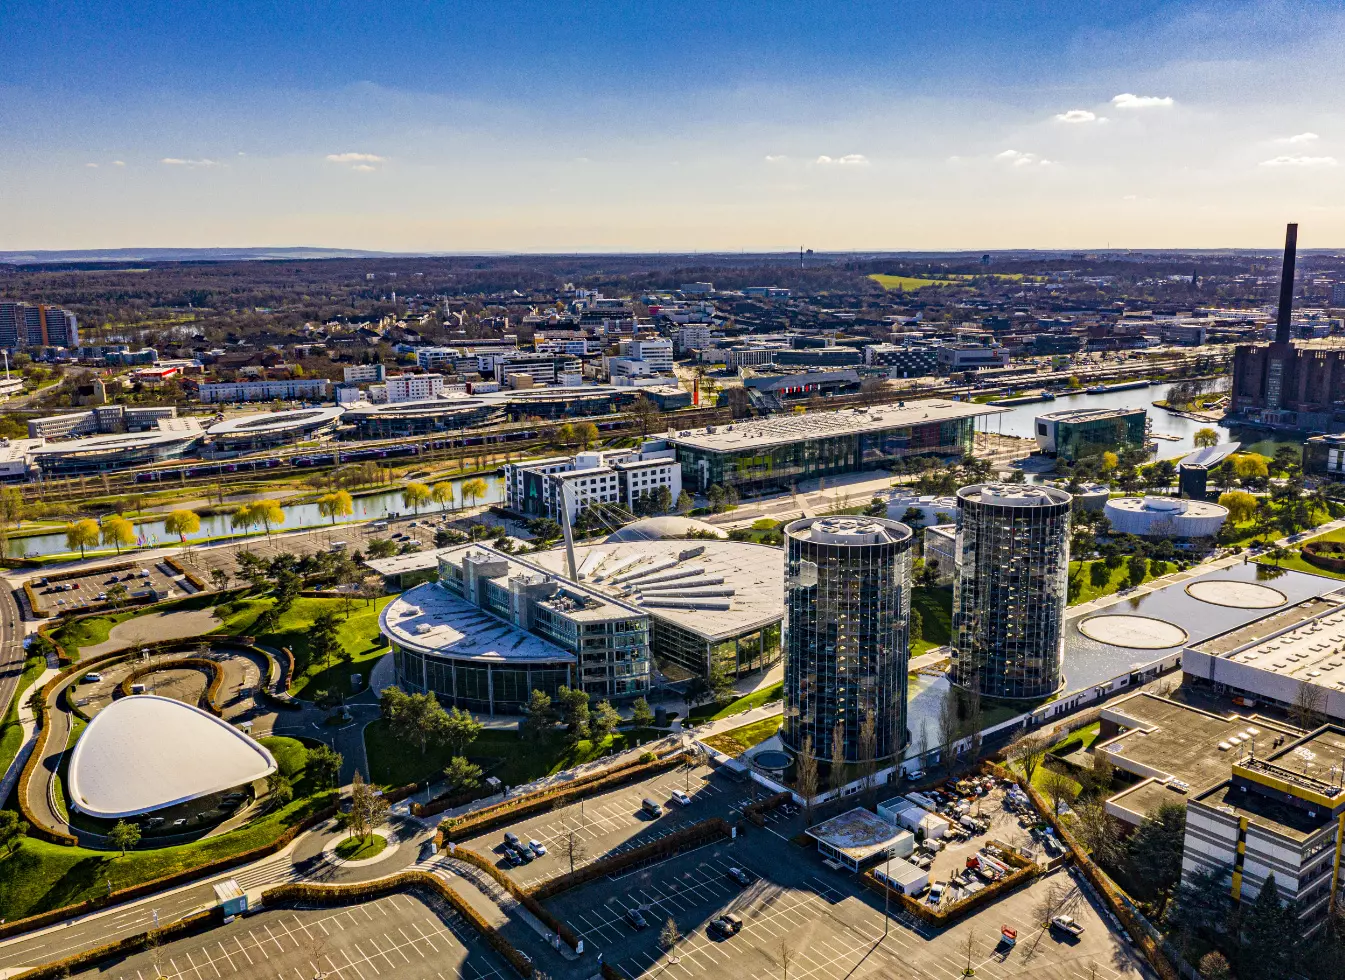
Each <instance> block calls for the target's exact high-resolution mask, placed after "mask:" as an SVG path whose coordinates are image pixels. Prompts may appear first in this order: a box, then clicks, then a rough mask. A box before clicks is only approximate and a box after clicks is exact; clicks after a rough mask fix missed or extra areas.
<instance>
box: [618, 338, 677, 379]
mask: <svg viewBox="0 0 1345 980" xmlns="http://www.w3.org/2000/svg"><path fill="white" fill-rule="evenodd" d="M620 351H621V356H622V357H625V358H630V359H632V360H636V361H644V362H645V363H646V364H648V365H649V369H650V371H652V372H654V373H655V374H672V369H673V343H672V341H671V340H665V339H664V338H662V337H659V338H653V339H649V338H646V339H644V340H623V341H621V343H620Z"/></svg>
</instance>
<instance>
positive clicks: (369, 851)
mask: <svg viewBox="0 0 1345 980" xmlns="http://www.w3.org/2000/svg"><path fill="white" fill-rule="evenodd" d="M387 846H388V839H387V838H386V837H384V836H383V835H382V834H370V835H369V836H368V837H347V838H346V839H345V840H343V841H342V842H341V843H339V844H337V845H336V856H337V857H339V858H341V859H342V860H344V861H365V860H368V859H369V858H371V857H377V856H378V855H380V854H382V853H383V849H384V848H385V847H387Z"/></svg>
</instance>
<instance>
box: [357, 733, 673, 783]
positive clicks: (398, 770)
mask: <svg viewBox="0 0 1345 980" xmlns="http://www.w3.org/2000/svg"><path fill="white" fill-rule="evenodd" d="M663 734H664V733H663V732H660V731H657V730H655V729H639V728H637V729H633V730H631V731H627V732H616V733H615V734H612V735H609V736H607V737H606V738H605V739H603V741H602V742H600V743H594V742H593V741H592V740H590V739H583V740H581V741H580V742H578V743H577V744H575V745H573V746H571V745H569V744H567V743H566V740H565V735H564V733H563V732H560V731H556V732H554V733H552V734H551V735H550V736H549V737H548V738H547V739H546V740H545V741H543V742H542V743H541V744H540V745H534V744H532V743H529V742H525V741H523V739H522V738H521V737H520V736H519V734H518V732H516V731H500V730H497V729H487V730H486V731H483V732H482V733H481V735H480V737H479V738H477V740H476V741H475V742H473V743H472V744H471V746H470V747H469V748H468V750H467V757H468V758H469V759H471V760H472V761H473V762H475V763H476V764H477V765H479V766H480V767H481V768H482V769H483V770H485V774H486V775H487V776H494V777H496V778H497V779H499V780H500V781H501V782H503V783H504V784H505V785H506V786H517V785H519V784H520V783H526V782H530V781H531V780H534V779H537V778H538V777H540V776H545V775H548V774H550V773H556V772H560V771H561V770H562V769H569V768H571V767H573V766H577V765H581V764H582V763H585V762H591V761H593V760H594V759H597V758H600V757H602V756H604V755H606V754H607V753H608V752H609V751H616V752H621V751H624V750H625V749H628V748H633V747H634V746H636V745H643V744H645V743H646V742H651V741H654V740H655V739H658V738H661V737H663ZM364 750H365V753H366V754H367V755H368V757H369V770H370V771H369V780H370V782H373V783H377V784H378V785H380V786H405V785H406V784H407V783H414V782H419V781H420V780H422V779H429V780H430V781H431V782H433V781H435V780H437V779H438V778H439V774H440V773H442V772H443V771H444V767H445V766H447V765H448V761H449V752H448V750H447V749H445V748H442V747H436V746H431V747H430V748H428V749H426V751H425V752H424V754H422V753H421V751H420V748H419V747H418V746H415V745H408V744H407V743H406V742H404V741H401V740H398V739H396V738H394V737H393V736H392V733H391V732H389V731H388V728H387V726H386V725H385V724H384V723H383V722H382V721H381V720H380V721H376V722H374V723H373V724H372V725H370V726H369V727H368V728H366V729H365V730H364Z"/></svg>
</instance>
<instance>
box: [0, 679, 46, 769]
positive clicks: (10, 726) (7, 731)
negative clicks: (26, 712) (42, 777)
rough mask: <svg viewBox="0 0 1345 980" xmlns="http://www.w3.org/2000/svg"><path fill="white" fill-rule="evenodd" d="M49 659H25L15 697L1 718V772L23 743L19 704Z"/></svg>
mask: <svg viewBox="0 0 1345 980" xmlns="http://www.w3.org/2000/svg"><path fill="white" fill-rule="evenodd" d="M46 668H47V661H46V659H45V658H43V657H29V658H28V659H27V660H25V661H24V664H23V674H22V675H21V676H20V677H19V686H18V687H17V688H15V690H14V698H13V700H11V701H10V702H9V708H8V710H7V711H6V712H5V716H4V718H3V720H0V774H3V773H4V772H5V771H6V770H7V769H9V764H10V763H11V762H13V761H14V757H15V756H16V755H18V754H19V747H20V746H21V745H23V726H21V725H20V724H19V705H21V704H23V698H24V695H25V694H26V693H27V691H28V688H30V687H32V686H33V683H34V682H35V681H36V680H37V679H38V678H39V677H41V676H42V671H44V670H46Z"/></svg>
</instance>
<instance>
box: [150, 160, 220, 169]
mask: <svg viewBox="0 0 1345 980" xmlns="http://www.w3.org/2000/svg"><path fill="white" fill-rule="evenodd" d="M159 162H160V163H163V164H167V165H168V166H170V167H192V168H196V167H218V166H220V164H219V163H217V162H215V161H214V160H207V159H204V158H202V159H200V160H187V159H184V158H182V157H164V158H163V159H162V160H160V161H159Z"/></svg>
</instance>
